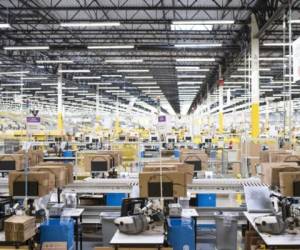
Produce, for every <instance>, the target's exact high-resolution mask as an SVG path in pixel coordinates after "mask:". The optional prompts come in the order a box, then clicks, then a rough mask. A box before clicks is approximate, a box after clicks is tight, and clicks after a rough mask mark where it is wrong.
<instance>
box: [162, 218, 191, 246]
mask: <svg viewBox="0 0 300 250" xmlns="http://www.w3.org/2000/svg"><path fill="white" fill-rule="evenodd" d="M167 223H168V243H169V244H170V245H171V246H172V247H173V250H196V239H195V221H194V220H193V219H192V218H169V219H168V220H167Z"/></svg>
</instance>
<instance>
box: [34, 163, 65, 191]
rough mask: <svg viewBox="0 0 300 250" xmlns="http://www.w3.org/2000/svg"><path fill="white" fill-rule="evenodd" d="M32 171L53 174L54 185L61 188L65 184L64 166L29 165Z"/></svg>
mask: <svg viewBox="0 0 300 250" xmlns="http://www.w3.org/2000/svg"><path fill="white" fill-rule="evenodd" d="M30 171H33V172H41V171H42V172H49V173H50V174H53V175H54V178H55V187H57V188H61V187H63V186H65V185H66V184H67V177H66V174H67V173H66V168H65V167H64V166H35V167H31V168H30Z"/></svg>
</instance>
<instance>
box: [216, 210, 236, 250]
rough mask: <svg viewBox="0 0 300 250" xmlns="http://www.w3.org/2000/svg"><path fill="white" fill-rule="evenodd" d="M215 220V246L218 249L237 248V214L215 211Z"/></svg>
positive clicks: (233, 249) (231, 249) (232, 249)
mask: <svg viewBox="0 0 300 250" xmlns="http://www.w3.org/2000/svg"><path fill="white" fill-rule="evenodd" d="M215 220H216V235H217V239H216V243H217V244H216V247H217V249H218V250H236V249H237V214H234V213H217V214H215Z"/></svg>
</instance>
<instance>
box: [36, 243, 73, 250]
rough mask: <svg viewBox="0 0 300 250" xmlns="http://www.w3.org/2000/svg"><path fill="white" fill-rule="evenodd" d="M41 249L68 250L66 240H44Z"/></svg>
mask: <svg viewBox="0 0 300 250" xmlns="http://www.w3.org/2000/svg"><path fill="white" fill-rule="evenodd" d="M42 250H68V247H67V242H44V243H43V245H42Z"/></svg>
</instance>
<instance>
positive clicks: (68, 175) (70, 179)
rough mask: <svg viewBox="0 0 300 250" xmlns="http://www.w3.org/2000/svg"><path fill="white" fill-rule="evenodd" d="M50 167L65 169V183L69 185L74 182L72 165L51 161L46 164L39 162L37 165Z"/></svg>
mask: <svg viewBox="0 0 300 250" xmlns="http://www.w3.org/2000/svg"><path fill="white" fill-rule="evenodd" d="M44 166H46V167H52V166H56V167H63V168H64V169H65V172H66V173H65V178H66V180H65V183H66V185H67V184H70V183H73V180H74V175H73V169H74V167H73V164H72V163H64V162H52V161H47V162H40V163H39V164H38V167H44Z"/></svg>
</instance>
